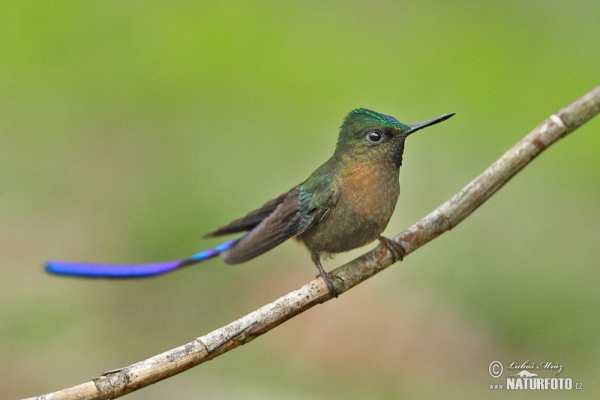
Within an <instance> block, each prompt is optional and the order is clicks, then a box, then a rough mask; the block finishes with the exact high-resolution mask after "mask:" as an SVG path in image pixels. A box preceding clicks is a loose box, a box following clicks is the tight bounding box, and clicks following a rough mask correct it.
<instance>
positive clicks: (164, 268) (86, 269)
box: [46, 239, 239, 278]
mask: <svg viewBox="0 0 600 400" xmlns="http://www.w3.org/2000/svg"><path fill="white" fill-rule="evenodd" d="M238 240H239V239H235V240H230V241H228V242H225V243H222V244H220V245H218V246H217V247H213V248H212V249H208V250H203V251H201V252H199V253H196V254H194V255H193V256H191V257H189V258H187V259H185V260H175V261H166V262H162V263H154V264H131V265H119V264H88V263H78V262H70V261H50V262H49V263H48V264H46V271H48V272H50V273H52V274H57V275H70V276H83V277H89V278H143V277H146V276H154V275H161V274H164V273H167V272H171V271H173V270H175V269H177V268H180V267H184V266H186V265H190V264H195V263H197V262H200V261H203V260H207V259H209V258H212V257H215V256H217V255H219V253H220V252H222V251H225V250H227V249H230V248H231V247H233V245H235V244H236V243H237V241H238Z"/></svg>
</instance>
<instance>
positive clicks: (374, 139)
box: [367, 131, 383, 144]
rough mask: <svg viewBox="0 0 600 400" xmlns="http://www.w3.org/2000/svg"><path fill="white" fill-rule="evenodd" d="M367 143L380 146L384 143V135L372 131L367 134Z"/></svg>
mask: <svg viewBox="0 0 600 400" xmlns="http://www.w3.org/2000/svg"><path fill="white" fill-rule="evenodd" d="M367 141H368V142H369V143H373V144H379V143H381V142H382V141H383V134H382V133H381V132H377V131H371V132H369V133H368V134H367Z"/></svg>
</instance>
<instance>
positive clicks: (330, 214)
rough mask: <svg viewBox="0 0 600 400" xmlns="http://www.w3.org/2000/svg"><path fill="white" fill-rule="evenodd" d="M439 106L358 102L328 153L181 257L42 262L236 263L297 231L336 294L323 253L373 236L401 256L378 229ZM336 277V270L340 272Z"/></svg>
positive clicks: (106, 268) (87, 267)
mask: <svg viewBox="0 0 600 400" xmlns="http://www.w3.org/2000/svg"><path fill="white" fill-rule="evenodd" d="M453 115H454V114H445V115H442V116H439V117H437V118H433V119H429V120H427V121H424V122H420V123H417V124H412V125H406V124H403V123H402V122H400V121H398V120H397V119H395V118H393V117H390V116H388V115H384V114H380V113H378V112H375V111H372V110H368V109H366V108H357V109H355V110H352V111H350V113H348V115H347V116H346V118H345V119H344V121H343V124H342V126H341V127H340V132H339V136H338V141H337V145H336V148H335V152H334V154H333V156H331V158H330V159H329V160H327V161H326V162H325V163H324V164H323V165H321V166H320V167H319V168H318V169H317V170H316V171H315V172H313V174H312V175H310V177H309V178H308V179H306V180H305V181H304V182H302V183H300V184H299V185H297V186H294V187H293V188H291V189H290V190H288V191H287V192H285V193H283V194H282V195H281V196H279V197H277V198H275V199H273V200H271V201H269V202H267V203H265V204H264V205H263V206H262V207H260V208H258V209H256V210H254V211H252V212H250V213H249V214H247V215H246V216H244V217H242V218H239V219H236V220H234V221H233V222H231V223H229V224H227V225H225V226H222V227H221V228H219V229H217V230H215V231H213V232H210V233H208V234H206V235H205V237H216V236H225V235H231V234H243V235H242V236H241V237H238V238H236V239H234V240H229V241H226V242H224V243H222V244H220V245H218V246H216V247H214V248H211V249H208V250H203V251H201V252H199V253H197V254H194V255H192V256H191V257H189V258H187V259H182V260H174V261H167V262H160V263H153V264H133V265H112V264H89V263H79V262H69V261H51V262H49V263H48V264H47V265H46V270H47V271H48V272H50V273H53V274H58V275H71V276H82V277H93V278H139V277H146V276H154V275H160V274H164V273H166V272H170V271H173V270H175V269H178V268H181V267H184V266H187V265H191V264H195V263H197V262H200V261H203V260H207V259H209V258H213V257H216V256H219V257H221V259H222V260H223V261H225V262H226V263H227V264H239V263H243V262H245V261H248V260H251V259H253V258H255V257H258V256H259V255H261V254H263V253H265V252H267V251H269V250H271V249H272V248H274V247H276V246H278V245H280V244H281V243H283V242H285V241H286V240H288V239H295V240H296V241H298V242H299V243H301V244H303V245H304V246H305V247H306V248H307V249H308V251H309V252H310V255H311V258H312V261H313V262H314V264H315V266H316V267H317V269H318V270H319V275H320V276H321V277H322V278H323V280H324V281H325V283H326V284H327V287H328V289H329V292H330V294H331V295H332V296H335V297H337V295H338V291H337V289H336V287H335V285H334V284H333V279H338V278H339V277H337V276H335V275H332V274H329V273H327V272H325V270H324V269H323V266H322V265H321V260H322V259H324V258H326V257H328V256H331V255H333V254H336V253H342V252H346V251H349V250H352V249H356V248H358V247H362V246H364V245H366V244H368V243H371V242H373V241H375V240H379V241H380V242H381V243H382V244H383V245H385V246H386V247H387V248H388V250H389V251H390V252H391V255H392V258H393V261H394V262H396V261H398V260H402V258H403V257H404V254H405V251H404V249H403V248H402V246H401V245H400V244H399V243H397V242H395V241H393V240H391V239H389V238H386V237H384V236H382V235H381V233H382V232H383V231H384V229H385V228H386V226H387V224H388V222H389V221H390V219H391V217H392V214H393V212H394V208H395V207H396V202H397V201H398V196H399V195H400V183H399V173H400V166H401V165H402V155H403V153H404V142H405V140H406V138H407V137H408V136H409V135H411V134H413V133H415V132H417V131H419V130H421V129H423V128H426V127H428V126H431V125H434V124H437V123H439V122H442V121H445V120H446V119H448V118H450V117H452V116H453ZM339 279H341V278H339Z"/></svg>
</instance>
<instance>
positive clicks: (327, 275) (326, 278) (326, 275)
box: [317, 272, 346, 298]
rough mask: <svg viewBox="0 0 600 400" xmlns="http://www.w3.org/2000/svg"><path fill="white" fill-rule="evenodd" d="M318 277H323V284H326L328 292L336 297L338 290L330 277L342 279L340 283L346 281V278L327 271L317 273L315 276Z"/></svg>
mask: <svg viewBox="0 0 600 400" xmlns="http://www.w3.org/2000/svg"><path fill="white" fill-rule="evenodd" d="M318 277H322V278H323V280H324V281H325V284H326V285H327V288H328V289H329V293H330V294H331V295H332V296H333V297H335V298H337V297H338V296H339V294H340V292H339V291H338V290H337V289H336V287H335V285H334V284H333V281H332V279H339V280H340V281H342V283H343V282H346V280H345V279H344V278H342V277H341V276H339V275H335V274H330V273H328V272H325V273H324V274H319V275H317V278H318Z"/></svg>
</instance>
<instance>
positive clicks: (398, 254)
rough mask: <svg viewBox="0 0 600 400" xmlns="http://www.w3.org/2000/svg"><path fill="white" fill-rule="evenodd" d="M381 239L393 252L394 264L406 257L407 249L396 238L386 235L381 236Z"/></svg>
mask: <svg viewBox="0 0 600 400" xmlns="http://www.w3.org/2000/svg"><path fill="white" fill-rule="evenodd" d="M378 239H379V241H380V242H381V243H382V244H383V245H385V247H387V249H388V250H389V251H390V253H391V254H392V264H393V263H395V262H396V261H402V260H403V259H404V255H405V254H406V250H404V247H402V245H401V244H400V243H398V242H396V241H395V240H392V239H389V238H386V237H385V236H379V238H378Z"/></svg>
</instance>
